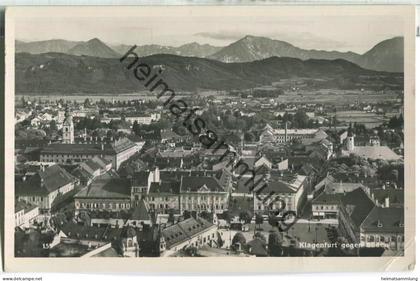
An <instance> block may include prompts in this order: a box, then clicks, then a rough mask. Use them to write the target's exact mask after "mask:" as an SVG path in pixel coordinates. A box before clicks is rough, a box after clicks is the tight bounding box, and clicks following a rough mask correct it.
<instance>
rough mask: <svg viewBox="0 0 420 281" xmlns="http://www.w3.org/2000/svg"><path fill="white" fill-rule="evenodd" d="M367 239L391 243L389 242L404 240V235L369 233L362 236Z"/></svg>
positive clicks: (363, 239)
mask: <svg viewBox="0 0 420 281" xmlns="http://www.w3.org/2000/svg"><path fill="white" fill-rule="evenodd" d="M365 239H366V240H367V241H366V242H384V243H389V242H404V236H391V237H389V236H383V235H376V236H375V235H368V236H366V237H364V236H362V237H361V240H362V241H365Z"/></svg>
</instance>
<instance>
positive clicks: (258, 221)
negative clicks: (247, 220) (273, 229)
mask: <svg viewBox="0 0 420 281" xmlns="http://www.w3.org/2000/svg"><path fill="white" fill-rule="evenodd" d="M263 223H264V218H263V217H262V215H260V214H256V215H255V224H256V225H258V229H261V225H262V224H263Z"/></svg>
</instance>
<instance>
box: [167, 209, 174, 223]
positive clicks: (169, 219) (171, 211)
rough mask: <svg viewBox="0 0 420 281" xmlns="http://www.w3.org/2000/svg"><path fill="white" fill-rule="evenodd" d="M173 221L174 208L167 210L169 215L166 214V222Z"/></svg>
mask: <svg viewBox="0 0 420 281" xmlns="http://www.w3.org/2000/svg"><path fill="white" fill-rule="evenodd" d="M174 222H175V216H174V210H173V209H170V210H169V216H168V223H171V224H174Z"/></svg>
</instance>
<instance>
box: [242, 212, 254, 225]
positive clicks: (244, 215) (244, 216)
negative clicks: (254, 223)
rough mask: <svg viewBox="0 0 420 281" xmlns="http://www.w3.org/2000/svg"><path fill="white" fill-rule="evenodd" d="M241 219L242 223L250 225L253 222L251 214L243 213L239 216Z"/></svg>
mask: <svg viewBox="0 0 420 281" xmlns="http://www.w3.org/2000/svg"><path fill="white" fill-rule="evenodd" d="M239 219H240V220H241V221H245V223H250V222H251V219H252V217H251V215H250V214H249V212H246V211H243V212H241V213H240V214H239Z"/></svg>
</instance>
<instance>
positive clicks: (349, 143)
mask: <svg viewBox="0 0 420 281" xmlns="http://www.w3.org/2000/svg"><path fill="white" fill-rule="evenodd" d="M353 150H354V133H353V126H352V124H351V123H350V126H349V128H348V130H347V151H353Z"/></svg>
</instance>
